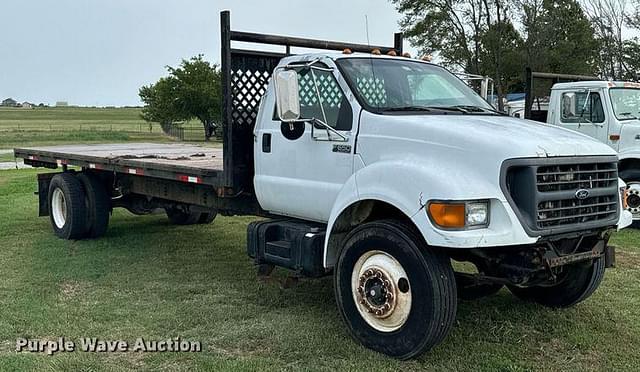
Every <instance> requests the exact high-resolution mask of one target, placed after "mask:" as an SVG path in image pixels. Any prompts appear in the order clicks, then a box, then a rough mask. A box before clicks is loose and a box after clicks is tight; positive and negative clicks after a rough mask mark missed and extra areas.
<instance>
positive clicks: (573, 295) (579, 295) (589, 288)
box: [509, 257, 605, 308]
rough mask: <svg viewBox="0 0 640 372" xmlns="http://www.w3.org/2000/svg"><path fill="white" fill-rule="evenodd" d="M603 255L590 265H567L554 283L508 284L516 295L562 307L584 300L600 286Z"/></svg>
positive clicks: (527, 299) (543, 303)
mask: <svg viewBox="0 0 640 372" xmlns="http://www.w3.org/2000/svg"><path fill="white" fill-rule="evenodd" d="M604 270H605V262H604V257H600V258H598V259H596V260H595V261H594V262H593V264H592V265H584V264H577V265H571V266H567V267H566V268H565V272H564V273H561V274H560V275H559V276H560V279H559V281H558V282H557V283H556V284H553V285H549V286H535V287H529V288H519V287H514V286H509V290H510V291H511V293H513V294H514V295H515V296H516V297H518V298H520V299H523V300H526V301H532V302H537V303H539V304H541V305H544V306H548V307H554V308H564V307H570V306H573V305H575V304H577V303H579V302H582V301H584V300H585V299H587V298H588V297H589V296H591V295H592V294H593V292H595V290H596V289H597V288H598V286H600V283H601V282H602V278H603V277H604Z"/></svg>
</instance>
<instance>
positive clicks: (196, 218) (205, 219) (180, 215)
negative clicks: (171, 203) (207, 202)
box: [165, 208, 218, 225]
mask: <svg viewBox="0 0 640 372" xmlns="http://www.w3.org/2000/svg"><path fill="white" fill-rule="evenodd" d="M165 212H166V213H167V218H169V222H171V224H173V225H195V224H209V223H211V222H213V220H214V219H215V218H216V216H217V215H218V212H217V211H210V212H191V211H185V210H183V209H181V208H165Z"/></svg>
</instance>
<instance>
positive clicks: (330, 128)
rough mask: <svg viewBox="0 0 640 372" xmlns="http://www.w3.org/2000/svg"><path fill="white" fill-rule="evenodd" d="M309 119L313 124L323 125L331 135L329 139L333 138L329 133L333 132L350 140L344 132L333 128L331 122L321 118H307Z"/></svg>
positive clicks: (343, 138)
mask: <svg viewBox="0 0 640 372" xmlns="http://www.w3.org/2000/svg"><path fill="white" fill-rule="evenodd" d="M307 121H309V122H311V125H313V124H318V125H320V126H321V127H323V128H324V129H325V130H326V131H327V135H328V136H329V139H331V135H330V134H329V133H330V132H331V133H334V134H336V135H337V136H338V137H340V138H341V139H342V140H343V141H348V140H349V139H348V138H347V136H345V135H344V134H342V133H340V132H338V131H337V130H335V129H333V128H332V127H331V126H330V125H329V124H327V123H325V122H324V121H322V120H320V119H316V118H311V119H307Z"/></svg>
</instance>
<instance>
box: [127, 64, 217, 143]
mask: <svg viewBox="0 0 640 372" xmlns="http://www.w3.org/2000/svg"><path fill="white" fill-rule="evenodd" d="M167 71H168V72H169V76H167V77H163V78H160V80H158V82H157V83H155V84H152V85H149V86H144V87H142V88H140V91H139V95H140V99H141V100H142V102H144V103H145V107H144V108H143V111H142V117H143V118H144V119H145V120H148V121H153V122H159V123H160V124H161V125H163V128H166V126H168V125H171V124H172V123H174V122H175V121H178V120H189V119H198V120H199V121H200V122H201V123H202V126H203V128H204V134H205V139H206V140H209V139H210V138H211V137H212V136H213V135H215V134H216V129H217V128H218V124H217V123H219V122H220V119H221V117H222V114H221V111H222V88H221V74H220V70H219V69H218V66H217V65H215V64H210V63H209V62H207V61H205V60H204V59H203V56H202V55H198V56H195V57H192V58H191V59H188V60H182V62H181V63H180V65H179V66H178V67H175V68H174V67H171V66H167Z"/></svg>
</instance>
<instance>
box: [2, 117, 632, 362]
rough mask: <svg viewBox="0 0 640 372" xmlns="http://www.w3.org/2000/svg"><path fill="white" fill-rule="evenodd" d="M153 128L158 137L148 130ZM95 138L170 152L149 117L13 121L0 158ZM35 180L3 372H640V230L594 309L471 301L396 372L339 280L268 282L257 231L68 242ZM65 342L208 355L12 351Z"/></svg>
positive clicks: (16, 224)
mask: <svg viewBox="0 0 640 372" xmlns="http://www.w3.org/2000/svg"><path fill="white" fill-rule="evenodd" d="M47 123H50V124H47ZM116 123H117V124H116ZM111 124H113V125H114V127H115V126H116V125H117V126H118V128H117V130H116V129H114V130H113V131H112V130H111V128H110V126H111ZM47 125H51V129H47V127H46V126H47ZM80 125H82V128H83V129H82V131H79V126H80ZM141 125H147V127H146V129H147V132H145V131H144V128H143V130H142V131H136V130H137V129H136V128H138V129H139V128H140V126H141ZM121 129H122V130H121ZM94 140H95V142H108V141H131V140H153V141H156V140H157V141H168V140H170V139H168V138H167V137H166V136H164V135H162V134H161V133H159V132H158V130H157V128H155V127H154V128H153V130H152V131H151V133H149V132H148V124H145V123H144V122H141V121H140V119H139V116H138V111H137V110H136V109H124V110H114V109H71V108H70V109H46V110H26V111H25V110H20V111H18V110H6V109H0V149H1V148H7V147H10V146H14V145H21V146H25V145H34V144H50V143H67V142H72V143H73V142H82V143H86V142H94ZM12 160H13V159H12V156H11V155H10V154H9V155H0V161H12ZM35 175H36V171H34V170H9V171H0V242H1V243H2V244H1V245H0V246H1V247H2V254H1V255H0V370H8V371H9V370H11V371H13V370H38V371H40V370H60V369H63V370H104V371H118V370H129V369H144V370H170V371H174V370H189V371H191V370H210V369H233V370H256V371H257V370H265V369H280V370H300V369H313V370H331V371H333V370H390V371H391V370H465V371H466V370H485V371H495V370H500V371H526V370H640V353H638V350H640V231H633V230H626V231H623V232H620V233H617V234H615V236H614V238H613V243H614V244H616V245H617V246H618V267H617V268H615V269H613V270H609V271H608V272H607V275H606V277H605V281H604V283H603V284H602V286H601V288H600V289H599V290H598V291H597V292H596V293H595V294H594V296H593V297H591V298H590V299H589V300H587V301H586V302H584V303H582V304H580V305H578V306H576V307H574V308H572V309H569V310H563V311H556V310H549V309H546V308H543V307H540V306H537V305H533V304H528V303H523V302H520V301H518V300H517V299H515V298H514V297H513V296H511V295H510V294H509V292H508V291H506V290H502V291H501V292H500V293H498V294H497V295H495V296H492V297H489V298H485V299H482V300H478V301H473V302H461V303H460V304H459V310H458V317H457V322H456V325H455V327H454V330H453V332H452V333H451V335H450V336H449V337H448V338H447V339H446V341H445V342H444V343H443V344H442V345H440V346H438V347H436V348H435V349H434V350H432V351H431V352H429V353H427V354H425V355H423V356H421V357H420V358H418V359H417V360H412V361H408V362H399V361H395V360H393V359H389V358H387V357H385V356H383V355H380V354H376V353H374V352H371V351H369V350H367V349H365V348H363V347H361V346H360V345H359V344H357V343H356V342H354V341H353V340H351V338H350V337H349V335H348V334H347V331H346V328H345V326H344V325H343V324H342V321H341V319H340V316H339V314H338V312H337V308H336V304H335V301H334V297H333V286H332V280H331V278H324V279H320V280H303V281H301V282H300V283H299V284H298V285H297V286H295V287H293V288H288V289H284V288H282V286H280V285H279V284H278V282H277V281H273V282H267V283H264V282H260V281H258V280H257V278H256V275H255V270H254V268H253V265H252V263H251V261H250V259H249V258H247V256H246V253H245V239H246V237H245V231H246V224H247V223H248V222H250V221H251V220H252V218H248V217H234V218H229V217H218V219H217V220H216V221H215V222H214V223H213V224H212V225H208V226H183V227H178V226H171V225H169V224H168V223H167V221H166V218H165V217H164V216H163V215H151V216H144V217H138V216H133V215H130V214H129V213H128V212H125V211H122V210H117V211H116V212H115V213H114V215H113V217H112V220H111V224H110V228H109V231H108V232H107V235H106V236H105V237H104V238H102V239H99V240H95V241H77V242H69V241H63V240H59V239H57V238H55V237H54V236H53V234H52V233H51V228H50V225H49V220H48V218H38V217H36V215H37V197H36V196H34V195H33V191H35V189H36V182H35ZM285 277H286V272H285V271H283V270H280V271H278V272H277V273H276V279H279V280H283V279H284V278H285ZM61 336H64V337H65V338H67V339H68V340H74V341H78V339H79V338H80V337H99V338H101V339H105V340H115V339H124V340H128V341H130V342H132V341H133V340H135V339H136V338H137V337H145V338H146V339H149V340H163V339H167V338H172V337H181V338H182V339H186V340H192V341H201V342H202V343H203V345H204V350H203V351H202V352H200V353H84V352H74V353H58V354H56V355H54V356H47V355H44V354H38V353H16V352H15V351H14V349H15V343H16V339H17V338H18V337H25V338H31V339H40V340H55V339H56V338H57V337H61Z"/></svg>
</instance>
